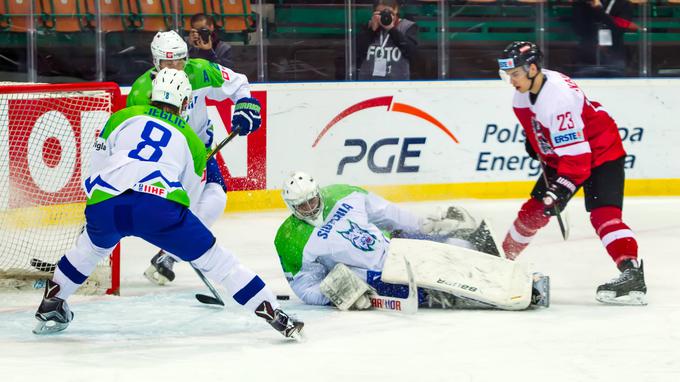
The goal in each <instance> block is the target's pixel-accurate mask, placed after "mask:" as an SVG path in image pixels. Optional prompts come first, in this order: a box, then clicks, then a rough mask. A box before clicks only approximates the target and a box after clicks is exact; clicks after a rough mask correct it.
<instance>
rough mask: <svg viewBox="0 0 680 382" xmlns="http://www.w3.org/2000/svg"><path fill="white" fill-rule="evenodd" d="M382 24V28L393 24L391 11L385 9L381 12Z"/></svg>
mask: <svg viewBox="0 0 680 382" xmlns="http://www.w3.org/2000/svg"><path fill="white" fill-rule="evenodd" d="M380 24H381V25H382V26H388V25H390V24H392V11H390V10H389V9H383V10H382V11H380Z"/></svg>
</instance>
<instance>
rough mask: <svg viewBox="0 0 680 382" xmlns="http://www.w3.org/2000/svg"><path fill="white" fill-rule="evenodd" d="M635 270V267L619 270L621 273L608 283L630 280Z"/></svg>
mask: <svg viewBox="0 0 680 382" xmlns="http://www.w3.org/2000/svg"><path fill="white" fill-rule="evenodd" d="M634 271H636V269H635V268H628V269H626V270H625V271H623V272H621V274H620V275H619V276H618V277H615V278H613V279H611V281H609V283H608V284H619V283H622V282H624V281H628V280H632V279H633V278H634V276H633V272H634Z"/></svg>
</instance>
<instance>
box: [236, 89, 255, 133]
mask: <svg viewBox="0 0 680 382" xmlns="http://www.w3.org/2000/svg"><path fill="white" fill-rule="evenodd" d="M260 109H261V107H260V101H258V100H257V99H255V98H250V97H244V98H241V99H240V100H238V101H237V102H236V105H235V106H234V115H233V116H232V117H231V127H232V129H233V130H237V131H238V135H248V134H250V133H252V132H254V131H255V130H257V129H258V128H259V127H260V124H262V119H261V117H260Z"/></svg>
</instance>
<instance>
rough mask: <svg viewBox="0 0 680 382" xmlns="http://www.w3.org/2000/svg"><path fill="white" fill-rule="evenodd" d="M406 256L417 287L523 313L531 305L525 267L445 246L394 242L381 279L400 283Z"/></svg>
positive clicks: (529, 279)
mask: <svg viewBox="0 0 680 382" xmlns="http://www.w3.org/2000/svg"><path fill="white" fill-rule="evenodd" d="M402 257H406V258H407V259H408V260H409V261H410V262H411V265H412V267H413V271H414V273H415V280H416V282H417V283H418V286H419V287H422V288H427V289H433V290H439V291H442V292H446V293H450V294H453V295H454V296H458V297H463V298H466V299H470V300H475V301H478V302H481V303H484V304H489V305H493V306H494V307H496V308H499V309H506V310H522V309H526V308H527V307H528V306H529V304H530V302H531V289H532V288H531V287H532V278H531V275H530V274H529V272H528V271H527V269H526V264H524V263H521V262H514V261H510V260H507V259H503V258H500V257H497V256H489V255H488V254H485V253H481V252H478V251H473V250H470V249H466V248H461V247H456V246H452V245H448V244H442V243H436V242H430V241H424V240H410V239H393V240H392V241H391V243H390V251H389V254H388V256H387V258H386V259H385V265H384V267H383V273H382V280H383V281H385V282H388V283H397V284H400V283H401V284H403V283H404V282H405V280H404V276H403V275H404V274H405V271H404V266H403V259H402Z"/></svg>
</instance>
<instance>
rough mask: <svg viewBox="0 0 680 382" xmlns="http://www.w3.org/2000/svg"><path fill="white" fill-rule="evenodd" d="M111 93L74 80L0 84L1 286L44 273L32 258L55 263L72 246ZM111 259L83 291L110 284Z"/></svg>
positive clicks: (109, 109) (16, 284) (15, 284)
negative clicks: (94, 147)
mask: <svg viewBox="0 0 680 382" xmlns="http://www.w3.org/2000/svg"><path fill="white" fill-rule="evenodd" d="M90 87H91V86H90ZM114 96H115V95H114V93H112V92H111V91H107V90H87V91H82V90H78V88H77V85H49V86H40V85H36V86H23V85H21V86H18V85H16V84H7V83H0V287H1V286H5V287H12V288H16V287H20V286H23V285H24V284H22V280H28V281H26V282H25V283H32V281H31V280H35V279H40V278H45V277H47V276H49V274H46V273H45V272H39V271H38V269H36V267H35V262H34V263H33V265H32V264H31V260H32V259H39V260H41V261H44V262H47V263H52V264H54V263H56V262H57V261H58V260H59V258H60V257H61V256H62V255H63V254H64V253H65V252H66V251H67V250H68V249H69V248H70V247H71V246H72V245H73V244H74V242H75V239H76V237H77V236H78V234H79V233H80V231H81V229H82V227H83V225H84V220H85V216H84V214H83V210H84V208H85V204H84V202H85V193H84V191H83V189H82V180H83V176H84V175H85V174H87V168H86V167H87V164H88V163H89V153H90V149H91V147H92V145H93V143H94V141H95V138H96V136H97V134H98V132H99V130H100V129H101V128H102V127H103V126H104V124H105V123H106V120H107V119H108V117H109V115H110V114H111V112H112V110H113V105H114ZM110 261H111V260H110V259H105V260H104V261H102V263H101V264H100V265H99V266H98V267H97V270H95V273H94V274H93V276H92V277H91V281H90V282H89V283H88V285H87V287H86V288H83V291H84V292H86V293H100V292H102V291H101V290H102V289H104V290H105V289H108V288H110V287H111V281H112V280H111V264H110ZM88 288H95V289H96V290H91V291H89V292H88ZM83 291H81V292H83Z"/></svg>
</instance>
